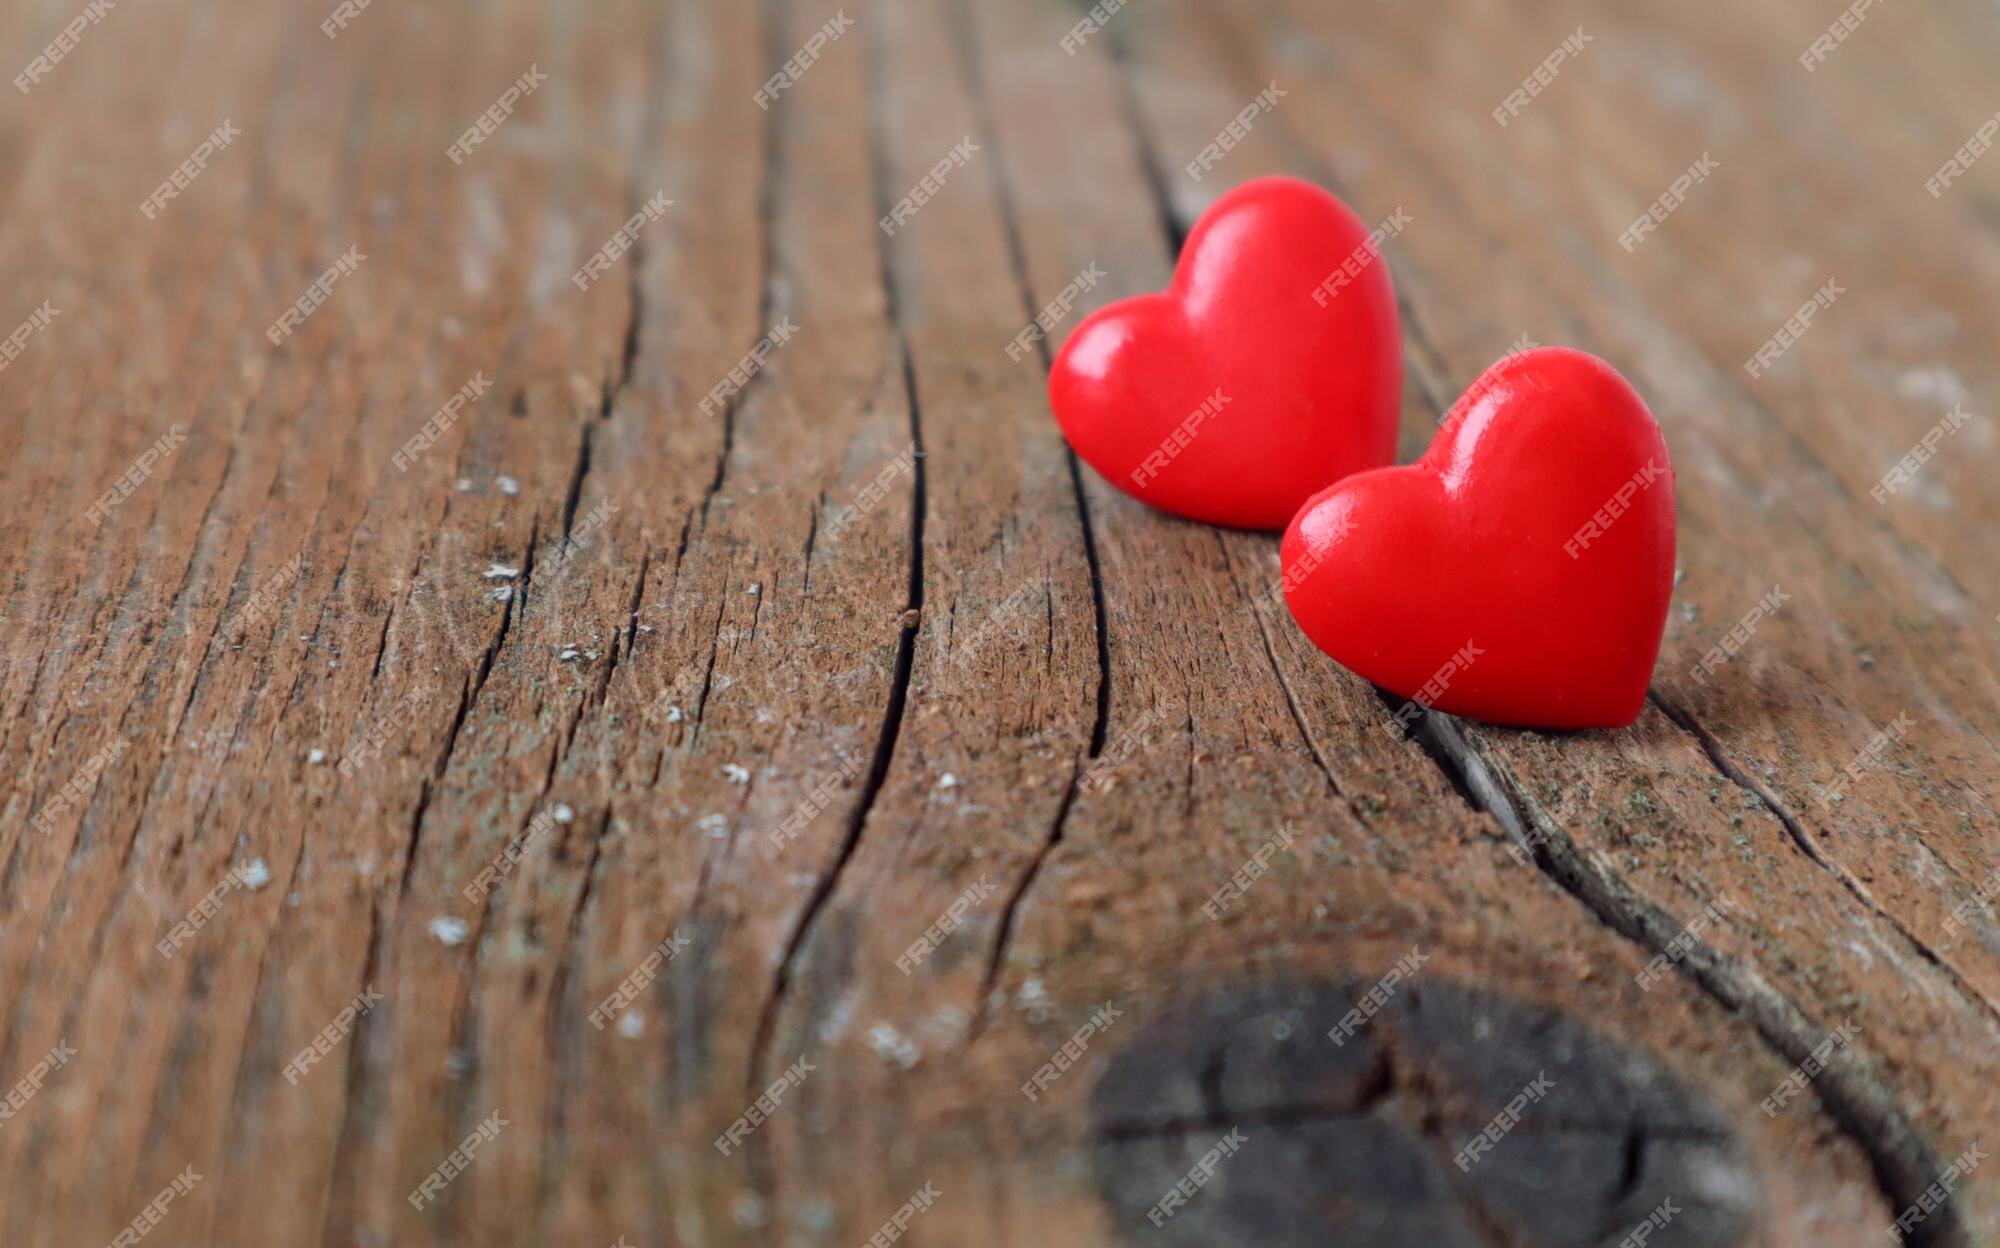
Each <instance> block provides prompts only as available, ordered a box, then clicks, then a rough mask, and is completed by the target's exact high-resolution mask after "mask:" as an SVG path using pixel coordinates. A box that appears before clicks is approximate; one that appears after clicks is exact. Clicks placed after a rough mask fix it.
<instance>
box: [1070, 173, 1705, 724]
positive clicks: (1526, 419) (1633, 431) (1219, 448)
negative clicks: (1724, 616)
mask: <svg viewBox="0 0 2000 1248" xmlns="http://www.w3.org/2000/svg"><path fill="white" fill-rule="evenodd" d="M1391 228H1393V227H1391ZM1384 232H1385V231H1380V230H1378V231H1376V232H1375V233H1373V234H1371V233H1370V231H1369V229H1368V226H1367V225H1366V224H1365V223H1364V222H1363V221H1362V220H1361V219H1360V218H1359V217H1357V216H1356V215H1355V214H1354V213H1353V212H1352V211H1351V210H1350V209H1349V208H1348V207H1347V206H1346V205H1345V204H1343V203H1341V202H1340V201H1339V200H1338V199H1336V198H1334V197H1333V196H1332V195H1330V194H1328V193H1327V192H1326V191H1324V190H1321V189H1320V188H1318V187H1316V186H1313V185H1311V184H1309V183H1305V182H1300V181H1297V180H1295V179H1291V178H1262V179H1258V180H1256V181H1254V182H1249V183H1246V184H1244V185H1243V186H1240V187H1238V188H1237V189H1236V190H1234V191H1232V192H1230V193H1229V194H1228V195H1225V196H1223V198H1222V199H1221V200H1219V201H1217V202H1216V204H1215V205H1214V206H1213V207H1212V208H1210V209H1209V211H1208V212H1207V213H1205V214H1204V215H1203V216H1202V219H1201V221H1200V222H1199V223H1197V225H1196V226H1195V229H1194V232H1193V233H1192V234H1190V235H1189V236H1188V240H1187V245H1186V247H1185V248H1184V249H1183V251H1182V253H1181V257H1180V263H1179V265H1178V266H1177V267H1176V268H1175V271H1174V280H1173V284H1172V285H1171V286H1170V287H1168V288H1167V289H1166V290H1165V291H1162V292H1159V293H1156V294H1147V295H1140V296H1138V297H1137V298H1133V299H1127V300H1124V301H1122V302H1119V303H1114V304H1112V305H1110V306H1109V307H1106V308H1103V309H1100V310H1099V311H1097V312H1096V313H1094V314H1092V315H1091V316H1090V317H1089V318H1087V319H1086V320H1085V321H1084V322H1083V323H1082V324H1080V325H1078V326H1077V329H1076V332H1075V333H1074V334H1072V335H1071V336H1070V339H1069V341H1068V343H1067V344H1065V345H1064V347H1063V350H1062V352H1061V354H1060V355H1059V356H1058V357H1057V359H1056V362H1055V367H1054V370H1053V371H1052V372H1051V374H1050V377H1049V400H1050V404H1051V406H1052V407H1053V408H1054V409H1055V414H1056V419H1057V420H1058V421H1059V422H1060V423H1061V425H1062V428H1063V433H1064V434H1065V436H1067V437H1068V439H1069V442H1070V445H1071V446H1073V447H1075V448H1076V452H1077V454H1078V455H1080V456H1082V457H1083V459H1084V461H1085V462H1087V463H1088V464H1090V466H1091V467H1093V468H1095V469H1096V470H1097V471H1098V472H1100V473H1102V474H1103V475H1104V477H1105V479H1106V480H1108V481H1110V482H1111V483H1112V484H1113V485H1115V486H1117V487H1118V488H1119V489H1122V490H1124V491H1125V492H1126V493H1128V494H1131V495H1132V496H1134V497H1135V498H1139V499H1142V500H1143V501H1145V502H1148V503H1151V504H1152V505H1154V506H1156V507H1160V508H1163V509H1164V510H1167V511H1170V512H1173V513H1175V514H1176V515H1181V516H1186V517H1188V518H1189V519H1193V520H1201V521H1206V522H1209V523H1213V524H1224V525H1232V526H1239V527H1246V528H1277V527H1279V526H1282V525H1287V524H1288V525H1289V527H1287V528H1286V532H1285V539H1284V544H1283V547H1282V552H1281V557H1282V560H1283V565H1284V588H1285V598H1286V602H1287V603H1288V605H1289V606H1290V607H1291V611H1292V615H1293V616H1294V618H1296V619H1297V620H1298V622H1299V626H1300V627H1301V628H1303V629H1304V630H1305V633H1306V635H1307V636H1308V637H1310V638H1312V640H1313V641H1314V643H1315V644H1317V645H1318V646H1319V647H1320V648H1321V649H1322V650H1325V651H1326V652H1327V653H1328V654H1330V655H1332V656H1333V657H1334V658H1335V659H1338V660H1339V661H1340V662H1341V663H1342V664H1344V665H1345V666H1347V667H1348V668H1350V669H1352V670H1353V671H1355V672H1357V673H1359V674H1360V675H1362V676H1364V677H1366V678H1367V679H1369V680H1371V681H1373V682H1375V683H1376V684H1378V685H1381V686H1382V687H1384V688H1386V689H1388V690H1390V691H1391V692H1393V693H1396V694H1398V695H1400V696H1402V697H1405V698H1409V699H1412V700H1413V701H1415V702H1418V703H1421V704H1422V705H1425V706H1434V707H1436V708H1438V709H1439V710H1443V711H1449V712H1452V713H1454V714H1461V715H1468V716H1472V717H1474V718H1477V719H1483V720H1488V721H1491V722H1494V723H1506V724H1521V725H1527V726H1532V727H1541V728H1610V727H1618V726H1621V725H1624V724H1628V723H1631V722H1632V721H1633V720H1634V719H1636V718H1637V717H1638V715H1639V712H1640V710H1641V709H1642V708H1643V706H1644V704H1645V698H1646V687H1647V685H1648V683H1649V682H1650V681H1651V679H1652V672H1653V662H1654V660H1655V658H1657V657H1658V654H1659V647H1660V637H1661V633H1662V631H1663V630H1664V628H1665V626H1666V614H1667V602H1668V598H1669V596H1670V594H1671V591H1672V588H1673V566H1674V490H1673V469H1672V466H1671V464H1670V463H1669V461H1668V458H1667V448H1666V442H1665V440H1664V439H1663V438H1662V437H1661V435H1660V428H1659V425H1658V424H1657V423H1656V422H1655V421H1654V419H1653V416H1652V413H1651V412H1649V411H1648V410H1647V409H1646V405H1645V403H1644V402H1643V401H1642V400H1641V399H1640V398H1639V396H1638V394H1637V393H1635V392H1634V391H1633V389H1632V387H1631V386H1630V385H1629V384H1627V383H1626V381H1625V379H1624V378H1622V377H1620V376H1619V375H1618V373H1617V372H1616V371H1614V370H1613V369H1612V368H1611V366H1610V365H1608V364H1606V363H1604V361H1602V360H1599V359H1597V358H1596V357H1595V356H1590V355H1586V354H1584V353H1583V352H1580V351H1572V350H1568V349H1565V348H1538V349H1534V350H1528V351H1523V352H1520V353H1516V354H1510V355H1509V356H1507V357H1506V358H1504V359H1502V360H1501V361H1500V362H1499V363H1497V364H1495V365H1493V367H1491V368H1489V369H1488V370H1486V372H1485V373H1484V374H1483V375H1482V376H1481V377H1480V378H1479V380H1478V381H1476V382H1474V383H1473V385H1472V387H1471V389H1469V390H1467V391H1466V392H1465V394H1464V396H1462V397H1461V398H1460V399H1459V400H1458V402H1457V403H1455V404H1453V405H1452V409H1451V411H1450V412H1449V413H1448V414H1447V415H1446V417H1445V419H1444V424H1443V427H1442V428H1441V429H1440V430H1439V432H1438V434H1437V437H1436V439H1435V440H1434V441H1433V442H1432V443H1431V447H1430V450H1429V451H1427V452H1426V453H1425V454H1424V456H1423V458H1421V459H1419V460H1418V461H1417V462H1416V463H1414V464H1410V465H1407V466H1404V467H1400V468H1399V467H1391V466H1389V465H1391V463H1392V462H1393V460H1394V455H1395V446H1396V424H1397V419H1398V414H1399V411H1400V406H1401V399H1402V341H1401V331H1400V328H1399V325H1398V321H1397V315H1396V298H1395V293H1394V290H1393V288H1392V287H1391V285H1390V280H1389V272H1388V266H1387V264H1386V263H1385V262H1384V261H1383V259H1382V257H1381V254H1380V245H1381V241H1382V235H1383V233H1384ZM1662 487H1664V488H1662ZM1413 714H1414V713H1412V717H1413Z"/></svg>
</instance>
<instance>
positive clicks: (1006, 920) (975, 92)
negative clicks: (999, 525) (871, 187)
mask: <svg viewBox="0 0 2000 1248" xmlns="http://www.w3.org/2000/svg"><path fill="white" fill-rule="evenodd" d="M946 16H947V19H948V22H949V25H950V27H951V30H952V36H953V39H952V42H953V46H954V48H955V50H956V51H957V52H958V54H959V73H960V75H961V76H962V77H963V79H964V80H965V85H966V88H967V93H968V95H969V96H970V98H971V100H972V108H973V116H974V118H975V120H976V122H977V124H978V127H979V130H980V133H981V134H982V135H984V136H985V139H986V143H987V145H988V146H990V147H992V148H993V153H994V156H993V158H994V163H995V165H996V166H997V168H998V170H999V172H998V173H997V174H995V175H994V192H995V195H996V197H997V199H998V201H999V205H1000V220H1001V227H1002V231H1003V233H1004V234H1005V237H1006V243H1007V248H1006V250H1007V262H1008V266H1009V268H1010V269H1011V270H1012V272H1013V276H1014V285H1015V289H1016V290H1017V291H1018V292H1019V293H1020V296H1021V309H1022V311H1023V313H1024V314H1025V315H1026V316H1027V318H1028V319H1029V320H1030V321H1031V322H1032V321H1033V320H1034V319H1035V316H1036V306H1035V298H1034V282H1033V279H1032V277H1031V276H1030V274H1029V270H1028V250H1027V244H1026V242H1025V240H1024V239H1023V238H1022V236H1021V220H1020V210H1019V203H1018V200H1017V199H1016V196H1015V194H1014V184H1013V178H1012V175H1011V173H1010V171H1009V166H1008V163H1007V150H1006V145H1005V143H1004V142H1003V141H1002V139H1001V137H1000V129H999V127H998V126H997V125H995V124H994V120H993V106H992V98H991V94H990V93H989V91H988V89H987V83H986V75H985V71H984V70H983V69H982V67H981V63H980V48H979V37H978V32H977V30H976V28H975V27H974V24H973V22H972V20H971V15H970V13H969V11H968V9H967V8H966V4H965V0H959V2H957V3H953V4H951V5H950V6H949V7H948V8H947V10H946ZM1035 351H1036V354H1037V356H1038V357H1039V358H1040V360H1041V364H1042V373H1043V375H1044V376H1046V375H1047V374H1048V372H1049V370H1050V368H1051V367H1052V365H1053V362H1054V361H1053V357H1052V356H1051V354H1050V351H1049V340H1048V336H1047V335H1046V334H1044V335H1041V336H1040V337H1038V338H1037V339H1036V340H1035ZM1063 458H1064V462H1065V463H1066V464H1067V466H1068V468H1069V481H1070V490H1071V493H1072V494H1073V496H1074V497H1075V499H1076V513H1077V520H1078V527H1079V529H1080V532H1081V536H1082V539H1083V557H1084V564H1085V567H1086V568H1087V570H1088V571H1089V574H1090V601H1091V619H1092V622H1093V631H1094V633H1095V637H1096V643H1097V690H1096V694H1095V700H1094V705H1093V710H1092V716H1091V723H1090V744H1089V746H1088V747H1087V751H1086V753H1085V755H1084V757H1083V758H1080V759H1078V760H1077V762H1076V766H1075V768H1074V770H1073V771H1072V772H1071V775H1070V781H1069V784H1068V786H1067V787H1065V788H1064V790H1063V796H1062V800H1061V802H1060V803H1059V804H1058V805H1057V807H1056V812H1055V817H1054V818H1053V819H1052V820H1051V821H1050V823H1049V830H1048V832H1047V834H1046V835H1044V836H1043V838H1042V841H1041V844H1039V845H1038V846H1036V848H1035V852H1034V854H1033V855H1032V856H1031V857H1030V858H1029V859H1028V865H1027V866H1026V867H1025V868H1023V869H1022V872H1021V876H1020V878H1019V879H1018V880H1016V881H1015V884H1014V887H1013V888H1012V889H1010V890H1009V891H1008V894H1007V898H1006V901H1005V902H1004V903H1003V904H1002V906H1001V908H1000V918H999V921H998V924H997V927H996V930H995V934H994V938H993V949H992V952H991V953H990V954H989V955H988V956H987V962H986V969H985V971H984V972H983V973H982V974H981V976H980V983H979V996H978V999H977V1001H975V1002H974V1004H973V1016H972V1022H971V1025H970V1026H968V1027H967V1028H966V1033H965V1034H966V1039H965V1043H966V1046H967V1047H969V1046H970V1045H971V1044H972V1043H973V1042H974V1041H976V1040H977V1039H978V1038H979V1037H980V1035H981V1034H983V1033H984V1031H985V1029H986V1024H987V1022H988V1020H989V1018H990V1016H991V1005H992V998H993V992H994V989H995V987H996V986H997V984H998V983H999V979H1000V972H1001V969H1002V967H1004V966H1005V965H1006V958H1007V947H1008V944H1009V943H1010V942H1011V941H1012V940H1013V937H1014V933H1015V930H1016V928H1017V926H1018V924H1019V921H1020V911H1021V906H1022V903H1023V901H1024V900H1025V899H1026V897H1027V895H1028V890H1029V889H1030V888H1031V887H1033V885H1034V883H1035V881H1036V880H1037V879H1038V878H1040V876H1041V873H1042V868H1043V866H1045V865H1046V864H1047V862H1048V860H1049V857H1050V855H1052V854H1053V853H1054V852H1055V849H1056V846H1058V845H1060V844H1061V843H1062V839H1063V829H1064V826H1065V824H1066V823H1067V822H1068V820H1069V812H1070V810H1071V808H1072V807H1073V806H1074V805H1075V803H1076V797H1077V785H1078V781H1079V780H1080V779H1081V777H1082V774H1083V768H1084V766H1085V764H1086V762H1087V761H1088V760H1090V759H1095V758H1097V757H1098V756H1099V755H1101V754H1103V752H1104V742H1105V738H1106V735H1107V733H1108V732H1109V729H1110V723H1111V637H1110V625H1109V617H1108V615H1107V613H1106V609H1105V602H1104V570H1103V565H1102V563H1101V562H1100V559H1099V555H1098V550H1097V533H1096V529H1095V528H1094V526H1093V522H1092V519H1091V514H1090V500H1089V498H1088V497H1087V496H1086V495H1085V494H1084V489H1083V470H1082V468H1081V467H1080V466H1079V464H1078V462H1077V457H1076V452H1075V451H1074V450H1073V449H1071V448H1070V447H1069V446H1068V445H1067V444H1065V446H1064V447H1063ZM1045 598H1046V603H1047V606H1046V610H1047V620H1048V633H1047V637H1048V642H1047V646H1048V650H1047V652H1046V653H1045V656H1044V661H1045V662H1048V663H1052V662H1053V661H1054V646H1055V599H1054V595H1053V593H1048V594H1046V595H1045Z"/></svg>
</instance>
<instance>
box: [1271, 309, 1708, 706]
mask: <svg viewBox="0 0 2000 1248" xmlns="http://www.w3.org/2000/svg"><path fill="white" fill-rule="evenodd" d="M1282 558H1283V561H1284V569H1285V579H1284V587H1285V600H1286V603H1287V604H1288V605H1289V606H1290V607H1291V609H1292V615H1293V617H1294V618H1295V619H1297V620H1298V622H1299V627H1300V628H1302V629H1304V630H1305V633H1306V636H1308V637H1310V638H1312V640H1313V642H1314V644H1316V645H1318V646H1319V648H1320V649H1322V650H1324V651H1326V652H1327V653H1328V654H1330V655H1332V656H1333V657H1334V658H1336V659H1338V660H1339V661H1340V662H1341V664H1342V665H1343V666H1345V667H1348V668H1350V669H1352V670H1353V671H1354V672H1356V673H1358V674H1359V675H1361V676H1363V677H1366V678H1367V679H1368V680H1371V681H1373V682H1375V683H1376V684H1378V685H1380V686H1382V687H1383V688H1385V689H1388V690H1389V691H1391V692H1392V693H1395V694H1397V695H1398V696H1400V697H1404V698H1408V699H1411V700H1412V701H1414V702H1418V703H1422V704H1423V705H1426V706H1435V707H1436V708H1437V709H1439V710H1442V711H1449V712H1451V713H1453V714H1455V715H1467V716H1470V717H1472V718H1475V719H1483V720H1488V721H1490V722H1493V723H1500V724H1521V725H1526V726H1530V727H1538V728H1615V727H1618V726H1620V725H1623V724H1629V723H1631V722H1632V721H1633V720H1634V719H1636V718H1638V715H1639V711H1640V709H1641V708H1642V707H1643V706H1644V705H1645V700H1646V686H1647V684H1648V683H1649V682H1650V681H1651V679H1652V675H1653V660H1654V659H1655V658H1657V657H1658V655H1659V650H1660V634H1661V632H1662V631H1663V630H1664V629H1665V627H1666V618H1667V600H1668V598H1669V597H1670V596H1671V594H1672V592H1673V578H1674V475H1673V464H1672V462H1671V461H1670V460H1669V459H1668V458H1667V445H1666V440H1665V439H1664V438H1662V437H1661V436H1660V427H1659V425H1658V424H1657V423H1656V422H1655V421H1654V420H1653V415H1652V413H1651V412H1649V411H1647V410H1646V404H1645V402H1644V401H1643V400H1641V399H1640V398H1639V396H1638V394H1637V393H1636V392H1634V391H1633V389H1632V387H1631V386H1630V385H1629V384H1627V383H1626V381H1625V379H1624V378H1623V377H1620V376H1619V375H1618V373H1617V371H1616V370H1615V369H1613V368H1612V367H1611V366H1610V365H1609V364H1606V363H1605V362H1604V361H1602V360H1600V359H1598V358H1597V357H1595V356H1591V355H1586V354H1584V353H1583V352H1581V351H1571V350H1567V349H1564V348H1544V349H1539V350H1533V351H1527V352H1524V353H1522V354H1519V355H1510V356H1508V357H1507V358H1506V359H1503V360H1501V361H1500V362H1499V363H1498V364H1495V365H1494V366H1493V367H1492V368H1489V369H1487V370H1486V372H1485V373H1484V374H1483V375H1482V376H1481V377H1480V378H1479V380H1478V381H1476V382H1474V383H1473V385H1472V388H1471V389H1469V390H1467V391H1466V392H1465V394H1464V395H1463V396H1462V397H1460V399H1459V400H1458V402H1457V403H1454V404H1453V405H1452V409H1451V412H1450V413H1449V414H1448V415H1447V416H1446V417H1445V423H1444V427H1443V428H1442V429H1441V430H1439V432H1438V435H1437V437H1436V438H1435V439H1434V440H1433V441H1432V442H1431V448H1430V450H1429V451H1427V452H1425V454H1424V457H1423V458H1422V459H1419V460H1418V461H1417V462H1416V463H1414V464H1410V465H1408V466H1407V467H1402V468H1382V469H1378V470H1376V471H1374V472H1364V473H1361V474H1358V475H1356V476H1352V477H1349V478H1347V479H1346V480H1344V481H1342V482H1340V483H1339V484H1337V485H1335V486H1333V487H1332V488H1330V489H1328V490H1326V491H1324V492H1323V493H1321V494H1320V495H1319V496H1318V497H1317V498H1315V499H1313V500H1312V502H1310V503H1308V504H1307V505H1306V507H1305V509H1304V510H1303V511H1301V512H1299V514H1298V516H1297V517H1296V518H1294V519H1293V521H1292V523H1291V527H1290V528H1289V529H1287V530H1286V532H1285V540H1284V546H1283V550H1282ZM1415 716H1416V712H1415V711H1414V710H1410V709H1407V708H1406V710H1405V712H1404V713H1403V714H1401V715H1400V716H1399V719H1401V721H1402V722H1404V723H1405V724H1407V723H1408V721H1410V720H1413V719H1414V718H1415Z"/></svg>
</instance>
